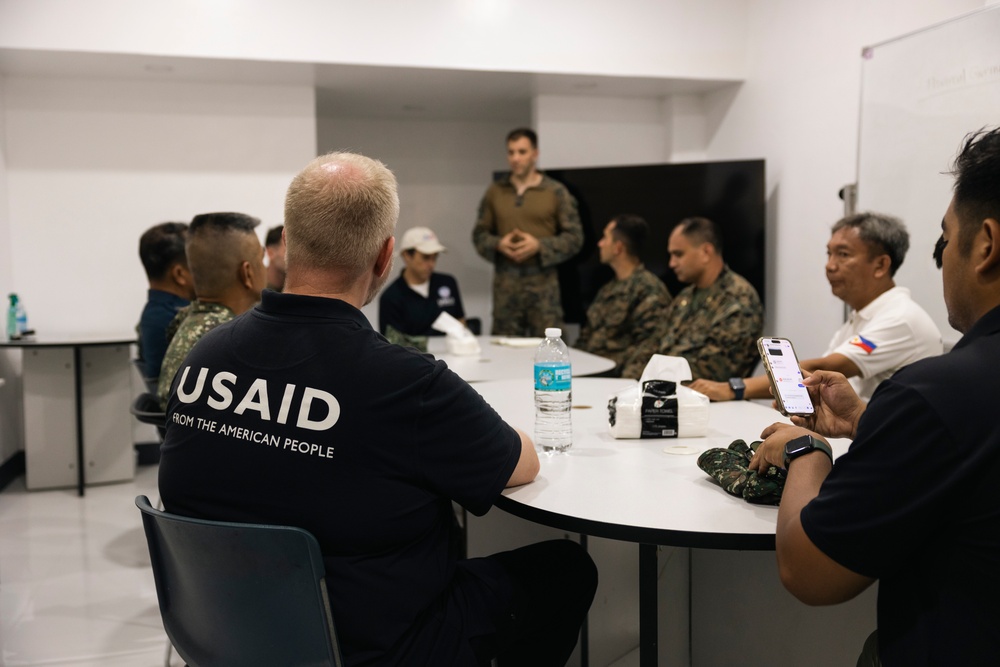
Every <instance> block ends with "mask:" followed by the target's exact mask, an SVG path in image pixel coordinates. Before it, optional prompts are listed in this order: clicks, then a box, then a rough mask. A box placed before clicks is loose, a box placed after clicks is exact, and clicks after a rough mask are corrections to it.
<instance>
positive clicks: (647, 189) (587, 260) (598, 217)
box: [545, 160, 766, 323]
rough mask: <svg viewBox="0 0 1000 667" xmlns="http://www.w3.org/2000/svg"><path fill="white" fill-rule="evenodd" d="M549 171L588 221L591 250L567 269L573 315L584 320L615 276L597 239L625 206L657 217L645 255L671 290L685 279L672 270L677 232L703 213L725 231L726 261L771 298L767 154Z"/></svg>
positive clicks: (563, 283) (568, 310) (562, 277)
mask: <svg viewBox="0 0 1000 667" xmlns="http://www.w3.org/2000/svg"><path fill="white" fill-rule="evenodd" d="M545 172H546V173H547V174H548V175H550V176H552V177H553V178H555V179H556V180H558V181H560V182H561V183H563V184H565V185H566V187H567V188H568V189H569V191H570V192H571V193H572V194H573V196H574V197H576V200H577V203H578V205H579V207H580V218H581V220H582V221H583V228H584V235H585V239H584V246H583V249H582V250H581V251H580V253H579V254H578V255H577V256H576V257H575V258H574V259H572V260H570V261H568V262H566V263H565V264H563V265H562V266H561V267H560V271H559V281H560V289H561V292H562V303H563V310H564V311H565V317H566V321H567V322H571V323H583V321H584V319H585V316H586V312H587V307H588V306H589V305H590V303H591V302H592V301H593V299H594V296H595V295H596V294H597V290H598V289H600V288H601V286H602V285H603V284H604V283H606V282H607V281H609V280H610V279H611V277H612V275H613V274H612V272H611V269H610V268H608V267H606V266H603V265H602V264H601V263H600V261H599V259H598V253H597V242H598V241H599V240H600V238H601V235H602V234H603V233H604V226H605V225H606V224H607V223H608V221H609V220H610V219H611V218H612V217H614V216H615V215H618V214H621V213H634V214H636V215H640V216H642V217H643V218H645V219H646V221H647V222H648V223H649V237H648V238H647V241H646V243H645V246H644V248H643V250H642V260H643V263H644V264H645V265H646V268H647V269H649V270H650V271H652V272H653V273H655V274H656V275H657V276H659V277H660V279H661V280H663V282H664V283H666V285H667V287H668V288H669V289H670V293H671V294H677V292H679V291H680V290H681V288H682V287H683V285H682V284H681V283H679V282H678V281H677V279H676V277H675V276H674V273H673V271H671V270H670V265H669V263H670V258H669V255H668V253H667V242H668V239H669V237H670V232H671V231H672V230H673V228H674V227H675V226H676V225H677V223H678V222H680V221H681V220H683V219H684V218H687V217H692V216H703V217H706V218H709V219H711V220H712V221H714V222H715V223H716V224H717V225H719V227H720V229H721V231H722V238H723V257H724V258H725V260H726V263H727V264H729V266H730V267H731V268H732V269H733V270H734V271H736V272H737V273H739V274H740V275H742V276H743V277H744V278H746V279H747V280H748V281H750V283H751V284H752V285H753V286H754V287H756V288H757V293H758V294H759V295H760V298H761V301H763V300H764V248H765V239H764V232H765V212H764V187H765V185H764V160H738V161H729V162H698V163H688V164H651V165H637V166H625V167H590V168H585V169H546V170H545ZM765 305H766V304H765Z"/></svg>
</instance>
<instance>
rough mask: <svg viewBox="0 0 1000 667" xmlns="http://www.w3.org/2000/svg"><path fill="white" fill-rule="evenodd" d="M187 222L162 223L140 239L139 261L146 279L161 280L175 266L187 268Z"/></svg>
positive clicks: (146, 232)
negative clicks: (185, 250) (185, 246)
mask: <svg viewBox="0 0 1000 667" xmlns="http://www.w3.org/2000/svg"><path fill="white" fill-rule="evenodd" d="M187 232H188V226H187V223H186V222H161V223H160V224H158V225H153V226H152V227H150V228H149V229H147V230H146V231H145V232H144V233H143V235H142V236H140V237H139V259H140V260H141V261H142V268H143V269H145V270H146V277H147V278H149V279H150V280H159V279H161V278H163V277H165V276H166V275H167V271H169V270H170V267H172V266H173V265H174V264H181V265H183V266H187V256H186V255H185V254H184V243H185V242H186V241H187Z"/></svg>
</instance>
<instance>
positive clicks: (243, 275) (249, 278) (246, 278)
mask: <svg viewBox="0 0 1000 667" xmlns="http://www.w3.org/2000/svg"><path fill="white" fill-rule="evenodd" d="M239 281H240V284H241V285H243V287H245V288H247V290H253V267H251V266H250V262H248V261H246V260H244V261H242V262H240V272H239Z"/></svg>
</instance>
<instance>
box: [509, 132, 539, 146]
mask: <svg viewBox="0 0 1000 667" xmlns="http://www.w3.org/2000/svg"><path fill="white" fill-rule="evenodd" d="M522 137H523V138H525V139H527V140H528V141H530V142H531V147H532V148H538V135H537V134H535V131H534V130H532V129H531V128H530V127H518V128H516V129H513V130H511V131H510V132H509V133H508V134H507V143H508V144H509V143H510V142H512V141H517V140H518V139H521V138H522Z"/></svg>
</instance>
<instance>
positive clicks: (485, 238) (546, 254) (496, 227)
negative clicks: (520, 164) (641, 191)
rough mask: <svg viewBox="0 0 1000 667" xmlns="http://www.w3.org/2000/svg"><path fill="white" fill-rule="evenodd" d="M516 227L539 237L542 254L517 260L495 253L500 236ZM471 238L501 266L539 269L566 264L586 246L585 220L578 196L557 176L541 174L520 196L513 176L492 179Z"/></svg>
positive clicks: (511, 269)
mask: <svg viewBox="0 0 1000 667" xmlns="http://www.w3.org/2000/svg"><path fill="white" fill-rule="evenodd" d="M515 228H517V229H520V230H521V231H523V232H528V233H529V234H532V235H533V236H535V237H536V238H538V241H539V243H540V244H541V247H540V248H539V250H538V254H537V255H535V256H534V257H532V258H531V259H528V260H527V261H525V262H523V263H521V264H516V263H514V262H512V261H510V260H509V259H507V258H506V257H505V256H504V255H502V254H500V253H498V252H497V244H498V243H500V239H501V238H502V237H503V236H505V235H506V234H507V233H509V232H511V231H513V230H514V229H515ZM472 243H473V245H475V247H476V252H478V253H479V254H480V255H481V256H482V257H483V258H484V259H486V260H487V261H490V262H493V263H494V264H495V265H496V268H497V271H509V272H512V273H517V274H527V275H532V274H537V273H539V272H541V271H543V270H544V269H546V268H549V267H555V266H556V265H558V264H562V263H563V262H565V261H566V260H567V259H569V258H571V257H573V256H574V255H576V253H578V252H580V248H582V247H583V224H582V223H581V222H580V214H579V213H578V212H577V205H576V199H574V198H573V195H571V194H570V193H569V190H567V189H566V186H564V185H563V184H562V183H560V182H559V181H557V180H555V179H552V178H549V177H548V176H546V175H545V174H542V181H541V183H539V184H538V185H535V186H532V187H530V188H528V189H527V190H525V192H524V194H522V195H518V194H517V189H516V188H515V187H514V185H513V184H512V183H511V182H510V177H509V176H508V177H507V178H504V179H502V180H500V181H496V182H495V183H492V184H491V185H490V187H489V188H487V189H486V194H484V195H483V199H482V201H481V202H480V203H479V215H478V217H477V219H476V226H475V227H474V228H473V230H472Z"/></svg>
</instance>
